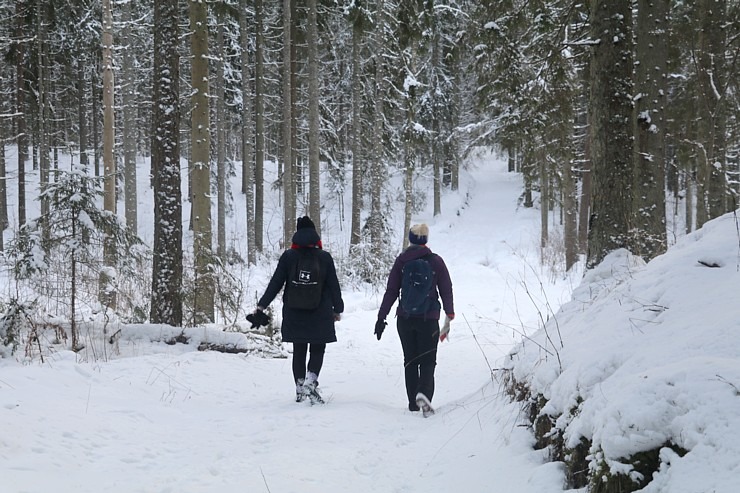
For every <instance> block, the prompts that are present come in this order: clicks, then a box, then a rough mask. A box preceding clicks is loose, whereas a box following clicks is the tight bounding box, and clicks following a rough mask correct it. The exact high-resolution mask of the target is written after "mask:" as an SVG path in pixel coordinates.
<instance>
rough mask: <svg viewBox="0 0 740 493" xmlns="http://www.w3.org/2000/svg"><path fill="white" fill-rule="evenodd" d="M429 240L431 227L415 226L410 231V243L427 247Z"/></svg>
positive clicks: (424, 225)
mask: <svg viewBox="0 0 740 493" xmlns="http://www.w3.org/2000/svg"><path fill="white" fill-rule="evenodd" d="M428 239H429V226H427V225H426V224H414V225H413V226H411V229H410V230H409V242H410V243H413V244H414V245H426V244H427V240H428Z"/></svg>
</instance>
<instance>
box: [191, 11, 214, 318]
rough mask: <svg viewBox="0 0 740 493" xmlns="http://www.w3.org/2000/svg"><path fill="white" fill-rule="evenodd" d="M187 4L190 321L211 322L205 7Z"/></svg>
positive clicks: (209, 139)
mask: <svg viewBox="0 0 740 493" xmlns="http://www.w3.org/2000/svg"><path fill="white" fill-rule="evenodd" d="M189 7H190V13H189V15H190V30H191V32H192V34H191V37H190V53H191V56H192V61H191V67H190V70H191V79H192V84H193V93H192V96H191V98H190V103H191V107H192V110H191V117H190V118H191V125H190V131H191V135H190V139H191V163H192V169H191V172H190V173H191V187H190V193H191V198H190V199H191V203H192V208H193V209H192V225H193V226H192V228H193V256H194V262H195V293H194V295H195V296H194V300H195V306H194V307H193V313H194V321H193V322H194V323H196V324H202V323H207V322H213V321H214V316H215V314H214V306H213V299H214V279H213V268H212V263H213V245H212V242H213V237H212V225H211V157H210V152H211V120H210V113H209V103H208V94H209V92H210V90H209V81H208V79H209V73H208V65H209V63H208V6H207V4H206V3H205V2H202V1H199V0H193V1H190V2H189Z"/></svg>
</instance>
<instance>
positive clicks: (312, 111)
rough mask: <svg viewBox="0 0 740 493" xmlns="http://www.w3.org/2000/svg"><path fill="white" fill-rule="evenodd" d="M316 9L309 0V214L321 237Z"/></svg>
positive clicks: (314, 3) (313, 2)
mask: <svg viewBox="0 0 740 493" xmlns="http://www.w3.org/2000/svg"><path fill="white" fill-rule="evenodd" d="M316 9H317V7H316V0H308V213H309V215H310V216H311V218H312V219H313V222H314V224H315V225H316V229H317V231H318V232H319V234H321V181H320V177H321V175H320V172H321V169H320V162H319V160H320V155H319V132H320V130H321V129H320V119H319V98H320V95H319V60H318V49H317V47H318V44H319V33H318V28H317V20H316V16H317V14H316Z"/></svg>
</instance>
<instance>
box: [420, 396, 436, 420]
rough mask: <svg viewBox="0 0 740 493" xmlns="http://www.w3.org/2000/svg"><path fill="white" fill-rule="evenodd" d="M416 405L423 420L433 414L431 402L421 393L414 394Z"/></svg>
mask: <svg viewBox="0 0 740 493" xmlns="http://www.w3.org/2000/svg"><path fill="white" fill-rule="evenodd" d="M416 405H417V406H419V407H420V408H421V413H422V414H423V415H424V417H425V418H428V417H429V416H431V415H432V414H434V408H433V407H432V402H431V401H430V400H429V399H428V398H427V396H425V395H424V394H422V393H421V392H419V393H418V394H416Z"/></svg>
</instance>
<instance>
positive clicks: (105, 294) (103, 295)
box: [98, 0, 116, 310]
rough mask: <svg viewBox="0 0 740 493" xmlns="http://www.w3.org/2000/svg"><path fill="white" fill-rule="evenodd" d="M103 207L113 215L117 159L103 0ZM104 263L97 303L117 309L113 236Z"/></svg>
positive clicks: (107, 13)
mask: <svg viewBox="0 0 740 493" xmlns="http://www.w3.org/2000/svg"><path fill="white" fill-rule="evenodd" d="M102 46H103V177H104V181H103V183H104V189H105V190H104V195H103V208H104V209H105V211H107V212H109V213H110V214H112V215H114V216H115V214H116V160H115V158H114V156H113V145H114V143H115V134H114V128H113V125H114V124H115V118H114V114H113V92H114V82H113V12H112V11H111V0H103V43H102ZM103 249H104V253H103V263H104V264H105V267H106V268H105V269H103V270H102V271H101V273H100V283H99V295H98V298H99V299H100V302H101V303H102V304H103V305H104V306H106V307H109V308H111V309H112V310H115V309H116V288H115V274H114V272H115V267H116V243H115V238H114V237H113V235H112V234H106V237H105V241H104V244H103Z"/></svg>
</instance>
